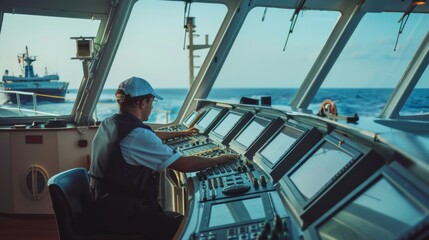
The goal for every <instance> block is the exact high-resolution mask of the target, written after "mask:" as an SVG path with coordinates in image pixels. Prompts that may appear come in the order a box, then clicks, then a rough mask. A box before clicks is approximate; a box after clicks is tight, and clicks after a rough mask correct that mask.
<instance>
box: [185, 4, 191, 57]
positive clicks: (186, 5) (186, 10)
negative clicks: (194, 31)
mask: <svg viewBox="0 0 429 240" xmlns="http://www.w3.org/2000/svg"><path fill="white" fill-rule="evenodd" d="M191 4H192V1H191V0H187V1H185V9H184V11H183V28H185V35H184V37H183V50H185V45H186V33H187V32H189V29H188V24H187V21H188V18H189V14H190V13H191ZM186 13H188V15H186Z"/></svg>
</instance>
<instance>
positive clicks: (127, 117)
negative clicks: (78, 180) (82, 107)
mask: <svg viewBox="0 0 429 240" xmlns="http://www.w3.org/2000/svg"><path fill="white" fill-rule="evenodd" d="M116 99H117V102H118V104H119V112H118V113H117V114H114V115H113V116H111V117H109V118H107V119H105V120H104V121H103V122H102V123H101V125H100V127H99V129H98V131H97V133H96V135H95V137H94V140H93V144H92V156H93V161H92V164H91V167H90V176H91V181H90V185H91V187H90V193H91V196H92V199H93V204H94V205H93V210H94V220H95V221H96V222H97V225H98V226H99V227H100V228H102V229H105V230H107V231H108V232H110V233H117V234H127V235H128V234H129V235H142V236H145V237H146V238H147V237H149V239H171V238H172V237H173V236H174V234H175V232H176V231H177V229H178V227H179V225H180V222H181V219H182V217H183V216H181V215H180V214H178V213H172V212H167V211H164V210H162V209H161V207H160V206H159V204H158V201H157V195H158V191H157V189H158V184H159V174H160V172H162V171H164V170H165V169H166V168H170V169H173V170H177V171H181V172H193V171H198V170H202V169H205V168H208V167H211V166H214V165H218V164H223V163H225V162H228V161H231V160H234V159H236V158H238V156H236V155H231V154H226V155H222V156H219V157H214V158H206V157H196V156H181V154H180V153H178V152H175V151H174V150H173V149H171V148H170V147H168V146H166V145H164V144H163V142H162V140H164V139H169V138H173V137H177V136H186V135H191V134H194V133H196V132H197V131H198V130H196V129H193V128H192V129H188V130H185V131H180V132H161V131H153V130H152V129H151V128H150V127H149V126H147V125H146V124H144V123H143V122H144V121H147V120H148V118H149V115H150V113H151V110H152V107H153V104H154V103H155V101H156V100H157V99H159V100H162V97H161V96H159V95H158V94H157V93H155V91H154V90H153V88H152V87H151V85H150V84H149V83H148V82H147V81H146V80H144V79H142V78H138V77H132V78H129V79H127V80H125V81H123V82H122V83H120V84H119V88H118V90H117V91H116Z"/></svg>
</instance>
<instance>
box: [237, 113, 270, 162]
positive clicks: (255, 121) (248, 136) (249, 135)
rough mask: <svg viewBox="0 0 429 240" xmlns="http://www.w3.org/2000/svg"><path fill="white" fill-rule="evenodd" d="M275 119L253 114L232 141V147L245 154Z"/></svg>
mask: <svg viewBox="0 0 429 240" xmlns="http://www.w3.org/2000/svg"><path fill="white" fill-rule="evenodd" d="M273 121H274V118H268V117H265V116H260V115H255V116H253V117H252V119H251V120H250V121H249V122H248V123H247V124H246V125H245V126H244V127H243V128H242V129H241V130H240V132H239V133H238V134H237V135H236V136H235V137H234V139H233V140H232V141H231V143H230V147H231V148H232V149H234V150H235V151H236V152H237V153H239V154H244V153H245V152H246V151H247V150H248V149H249V148H250V147H251V146H253V145H254V143H255V142H256V141H257V140H258V139H260V138H261V137H263V135H264V134H265V132H266V130H267V129H268V128H269V127H270V126H271V123H272V122H273ZM265 140H266V139H265Z"/></svg>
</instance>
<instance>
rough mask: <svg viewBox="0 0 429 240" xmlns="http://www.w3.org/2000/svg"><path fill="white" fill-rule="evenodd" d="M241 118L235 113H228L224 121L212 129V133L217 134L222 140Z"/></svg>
mask: <svg viewBox="0 0 429 240" xmlns="http://www.w3.org/2000/svg"><path fill="white" fill-rule="evenodd" d="M241 117H242V116H241V115H239V114H237V113H231V112H229V113H228V114H227V115H226V116H225V118H224V119H222V121H221V122H220V123H219V124H218V125H217V126H216V127H215V128H214V129H213V132H214V133H217V134H219V135H220V136H221V137H222V138H224V137H225V135H226V134H228V132H229V131H231V129H232V128H233V127H234V126H235V125H236V124H237V122H238V121H239V120H240V118H241Z"/></svg>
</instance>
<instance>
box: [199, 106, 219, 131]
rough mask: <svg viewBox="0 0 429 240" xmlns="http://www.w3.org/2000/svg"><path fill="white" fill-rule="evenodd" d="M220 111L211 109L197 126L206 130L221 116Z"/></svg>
mask: <svg viewBox="0 0 429 240" xmlns="http://www.w3.org/2000/svg"><path fill="white" fill-rule="evenodd" d="M220 111H221V110H220V109H218V108H210V109H209V111H208V112H207V113H206V114H205V115H204V116H203V118H202V119H200V121H198V123H197V125H198V126H200V127H202V128H203V129H206V128H207V127H208V126H209V125H210V123H212V122H213V120H214V119H215V118H216V117H217V116H218V115H219V113H220Z"/></svg>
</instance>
